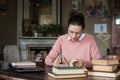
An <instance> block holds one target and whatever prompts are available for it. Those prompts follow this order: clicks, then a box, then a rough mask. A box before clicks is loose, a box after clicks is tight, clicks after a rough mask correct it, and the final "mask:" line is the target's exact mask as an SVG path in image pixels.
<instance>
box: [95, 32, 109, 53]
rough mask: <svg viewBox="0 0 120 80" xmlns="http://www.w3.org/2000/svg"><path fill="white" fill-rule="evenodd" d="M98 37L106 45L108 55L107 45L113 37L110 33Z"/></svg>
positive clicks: (100, 34)
mask: <svg viewBox="0 0 120 80" xmlns="http://www.w3.org/2000/svg"><path fill="white" fill-rule="evenodd" d="M96 37H97V38H98V39H99V40H101V41H102V42H103V43H104V44H105V46H104V49H105V54H106V49H107V43H108V40H109V39H110V37H111V35H110V34H109V33H98V34H97V35H96Z"/></svg>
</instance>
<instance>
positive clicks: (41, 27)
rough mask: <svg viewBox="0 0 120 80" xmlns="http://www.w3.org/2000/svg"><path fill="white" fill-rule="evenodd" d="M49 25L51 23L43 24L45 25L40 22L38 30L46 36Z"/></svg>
mask: <svg viewBox="0 0 120 80" xmlns="http://www.w3.org/2000/svg"><path fill="white" fill-rule="evenodd" d="M48 27H49V25H46V24H43V25H41V24H38V29H37V30H38V31H37V32H38V33H39V34H41V35H42V36H44V37H45V36H46V35H47V31H48Z"/></svg>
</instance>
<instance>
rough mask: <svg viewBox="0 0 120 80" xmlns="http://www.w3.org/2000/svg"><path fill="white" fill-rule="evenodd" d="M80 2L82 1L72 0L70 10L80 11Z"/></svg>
mask: <svg viewBox="0 0 120 80" xmlns="http://www.w3.org/2000/svg"><path fill="white" fill-rule="evenodd" d="M81 1H82V0H72V9H80V10H81Z"/></svg>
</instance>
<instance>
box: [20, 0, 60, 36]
mask: <svg viewBox="0 0 120 80" xmlns="http://www.w3.org/2000/svg"><path fill="white" fill-rule="evenodd" d="M22 8H23V10H22V14H23V15H22V36H27V37H37V35H38V34H37V33H38V28H39V27H40V26H41V25H49V24H60V17H59V16H60V0H22ZM44 27H45V26H44ZM44 27H43V26H42V29H43V28H44ZM40 35H41V34H40ZM40 37H45V36H44V35H43V33H42V35H41V36H40Z"/></svg>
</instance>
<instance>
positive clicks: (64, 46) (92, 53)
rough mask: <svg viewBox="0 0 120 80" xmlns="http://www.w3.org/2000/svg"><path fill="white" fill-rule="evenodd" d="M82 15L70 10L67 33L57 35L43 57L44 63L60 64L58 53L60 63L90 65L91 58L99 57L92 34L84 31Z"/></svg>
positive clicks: (87, 66)
mask: <svg viewBox="0 0 120 80" xmlns="http://www.w3.org/2000/svg"><path fill="white" fill-rule="evenodd" d="M84 28H85V21H84V15H83V14H81V13H80V12H79V11H72V13H71V16H70V18H69V20H68V33H66V34H64V35H61V36H59V37H58V39H57V41H56V42H55V44H54V45H53V47H52V49H51V50H50V52H49V54H48V55H47V57H46V59H45V63H46V65H49V66H52V65H54V66H60V63H61V62H60V60H59V55H60V54H62V64H64V65H71V63H74V61H77V62H75V63H74V65H75V66H85V67H86V68H91V67H92V59H94V58H100V57H101V55H100V53H99V50H98V47H97V45H96V42H95V40H94V38H93V36H92V35H90V34H88V33H84V32H83V30H84Z"/></svg>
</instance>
